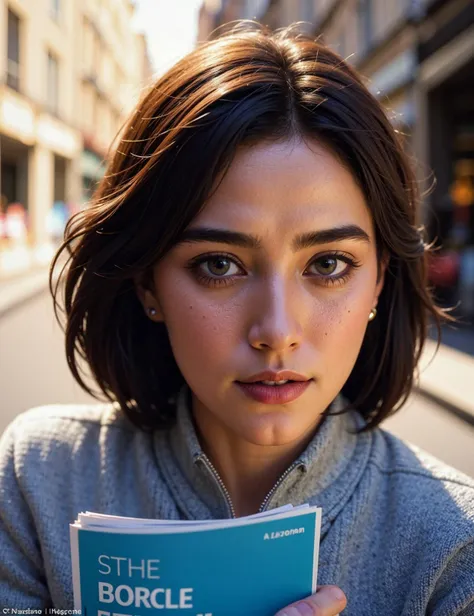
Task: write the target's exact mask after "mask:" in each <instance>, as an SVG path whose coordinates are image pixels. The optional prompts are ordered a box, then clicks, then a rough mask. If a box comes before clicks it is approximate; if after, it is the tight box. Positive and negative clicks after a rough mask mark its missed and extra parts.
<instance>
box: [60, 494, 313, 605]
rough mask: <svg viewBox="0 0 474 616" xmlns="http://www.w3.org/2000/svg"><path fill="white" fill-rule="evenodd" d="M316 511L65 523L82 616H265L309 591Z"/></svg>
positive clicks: (96, 517) (93, 517) (85, 518)
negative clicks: (200, 520) (214, 518)
mask: <svg viewBox="0 0 474 616" xmlns="http://www.w3.org/2000/svg"><path fill="white" fill-rule="evenodd" d="M320 529H321V509H320V508H317V507H309V506H308V505H302V506H300V507H294V508H293V507H292V506H291V505H289V506H286V507H281V508H279V509H274V510H272V511H269V512H265V513H262V514H257V515H254V516H247V517H242V518H236V519H231V520H212V521H211V520H209V521H202V522H199V521H167V520H145V519H143V520H142V519H139V518H123V517H118V516H107V515H100V514H94V513H82V514H80V515H79V517H78V520H77V521H76V522H75V523H74V524H71V528H70V532H71V555H72V571H73V585H74V607H75V609H78V610H81V611H82V614H83V616H151V615H153V614H159V615H160V614H173V615H176V614H187V615H188V616H243V614H245V616H274V614H275V613H276V612H277V611H278V610H280V609H281V608H283V607H285V606H287V605H288V604H290V603H293V602H294V601H297V600H299V599H303V598H304V597H307V596H309V595H311V594H313V593H314V592H316V584H317V570H318V552H319V538H320Z"/></svg>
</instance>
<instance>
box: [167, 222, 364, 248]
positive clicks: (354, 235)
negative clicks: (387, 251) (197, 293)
mask: <svg viewBox="0 0 474 616" xmlns="http://www.w3.org/2000/svg"><path fill="white" fill-rule="evenodd" d="M343 240H356V241H361V242H366V243H370V238H369V236H368V234H367V233H366V232H365V231H364V230H363V229H361V228H360V227H358V226H357V225H345V226H343V227H334V228H333V229H322V230H321V231H310V232H307V233H301V234H300V235H297V236H296V237H295V239H294V240H293V243H292V250H293V252H297V251H298V250H303V249H304V248H311V246H317V245H319V244H329V243H330V242H341V241H343ZM196 242H214V243H218V244H231V245H232V246H240V247H242V248H252V249H254V250H256V249H259V248H261V247H262V239H261V238H260V237H258V236H255V235H251V234H247V233H240V232H238V231H229V230H227V229H212V228H210V227H194V228H191V229H186V231H184V232H183V233H182V234H181V237H180V238H179V241H178V244H181V243H196Z"/></svg>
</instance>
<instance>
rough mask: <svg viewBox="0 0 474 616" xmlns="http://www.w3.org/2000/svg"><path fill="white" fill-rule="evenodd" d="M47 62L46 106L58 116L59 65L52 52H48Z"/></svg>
mask: <svg viewBox="0 0 474 616" xmlns="http://www.w3.org/2000/svg"><path fill="white" fill-rule="evenodd" d="M47 62H48V66H47V80H46V84H47V92H46V104H47V107H48V110H49V111H50V112H51V113H54V114H57V113H58V98H59V63H58V60H57V58H56V57H55V56H54V55H53V54H52V53H51V52H48V57H47Z"/></svg>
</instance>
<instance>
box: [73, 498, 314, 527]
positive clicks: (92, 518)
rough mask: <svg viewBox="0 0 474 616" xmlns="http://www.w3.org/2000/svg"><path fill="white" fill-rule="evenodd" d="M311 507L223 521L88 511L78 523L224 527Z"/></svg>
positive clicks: (129, 525) (85, 525)
mask: <svg viewBox="0 0 474 616" xmlns="http://www.w3.org/2000/svg"><path fill="white" fill-rule="evenodd" d="M308 507H309V505H308V504H305V505H299V506H297V507H293V505H290V504H289V505H284V506H282V507H278V508H277V509H271V510H269V511H262V512H261V513H256V514H252V515H249V516H244V517H241V518H228V519H222V520H154V519H149V518H132V517H122V516H113V515H107V514H101V513H92V512H90V511H87V512H86V513H80V514H79V516H78V520H77V522H78V523H79V525H80V526H81V528H90V527H92V526H95V527H117V528H124V529H126V528H130V527H141V528H143V527H158V526H173V527H176V526H198V525H208V524H214V525H215V524H220V525H222V526H230V525H232V524H233V523H235V520H252V519H255V518H257V519H258V518H263V517H269V516H270V517H271V516H275V515H278V514H279V513H285V512H287V511H292V510H294V509H305V508H308Z"/></svg>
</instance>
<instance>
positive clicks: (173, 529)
mask: <svg viewBox="0 0 474 616" xmlns="http://www.w3.org/2000/svg"><path fill="white" fill-rule="evenodd" d="M310 512H318V516H321V509H320V508H319V507H310V506H309V505H306V506H304V505H301V506H299V507H293V508H292V509H291V510H288V511H283V512H280V513H278V514H275V515H272V516H258V517H256V518H255V516H252V517H250V516H249V517H246V518H233V519H231V520H210V521H208V522H206V523H205V524H144V525H133V526H131V525H122V526H121V525H119V524H118V525H113V526H108V525H104V524H102V523H99V524H90V523H87V524H85V525H83V524H81V523H79V522H75V523H74V524H71V526H72V527H74V528H78V529H83V530H90V531H92V532H106V533H127V534H130V535H133V534H140V533H143V534H153V533H156V534H168V533H187V532H193V533H194V532H200V531H205V530H218V529H222V528H227V527H229V526H247V525H249V524H259V523H261V522H264V521H265V518H268V517H271V518H272V519H273V520H279V519H287V518H293V517H298V516H300V515H304V514H306V513H310Z"/></svg>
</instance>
